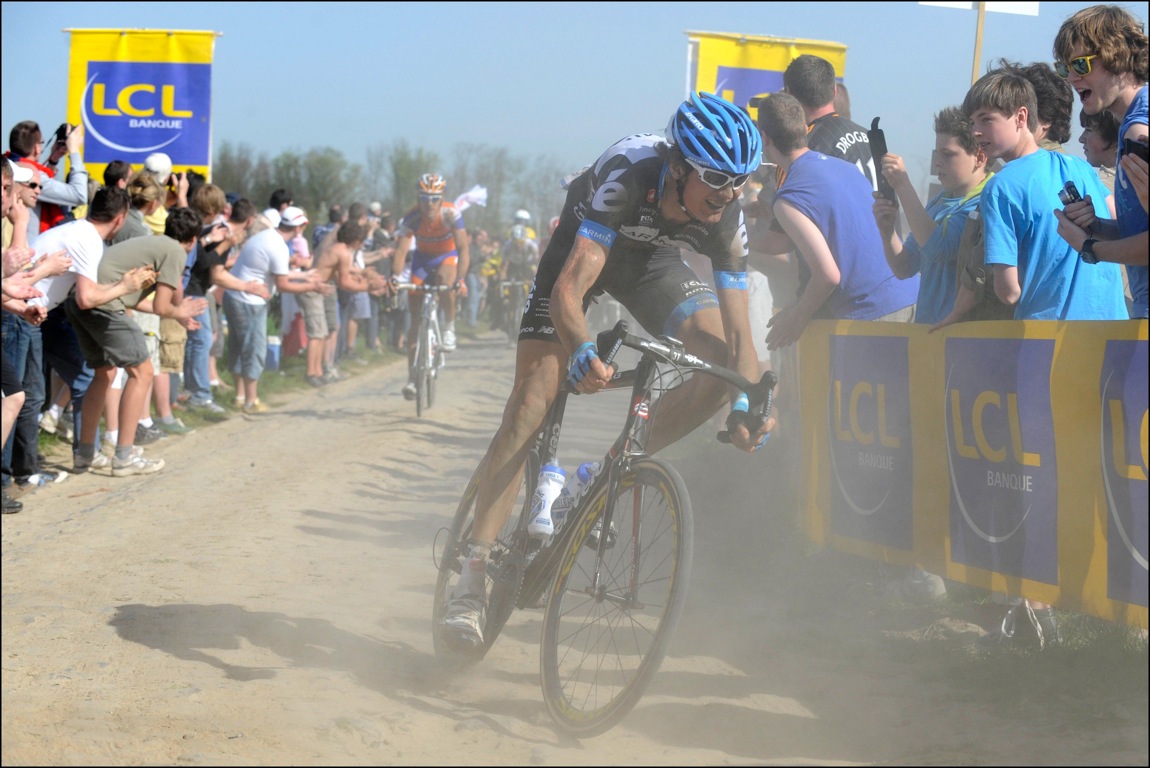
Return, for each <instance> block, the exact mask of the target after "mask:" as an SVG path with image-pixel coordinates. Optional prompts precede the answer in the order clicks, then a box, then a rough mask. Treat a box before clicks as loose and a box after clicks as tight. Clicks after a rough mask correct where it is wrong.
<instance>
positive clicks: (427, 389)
mask: <svg viewBox="0 0 1150 768" xmlns="http://www.w3.org/2000/svg"><path fill="white" fill-rule="evenodd" d="M440 343H441V342H440V341H439V339H438V338H437V334H436V333H435V331H434V330H433V329H432V328H430V327H429V328H428V330H427V361H426V365H425V366H424V371H423V375H424V377H425V381H424V383H423V395H424V397H425V398H426V406H425V407H426V408H428V409H430V408H431V406H433V405H435V378H436V374H437V373H438V371H437V370H436V358H437V357H438V356H439V355H440V354H442V352H441V351H440V350H439V346H440Z"/></svg>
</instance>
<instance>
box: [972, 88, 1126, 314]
mask: <svg viewBox="0 0 1150 768" xmlns="http://www.w3.org/2000/svg"><path fill="white" fill-rule="evenodd" d="M962 109H963V112H965V113H966V114H967V116H969V117H970V119H971V122H972V123H973V130H974V136H975V138H976V139H977V140H978V142H979V144H980V145H981V146H982V147H983V148H984V149H985V151H986V155H987V158H988V159H990V160H994V159H996V158H1001V159H1002V160H1003V161H1004V162H1005V163H1006V165H1005V166H1004V167H1003V168H1002V170H1000V171H999V172H998V173H996V174H995V175H994V177H993V178H992V179H990V181H988V182H987V183H986V186H985V187H984V188H983V190H982V203H981V213H982V219H983V227H984V233H985V243H986V246H985V247H986V263H987V264H992V265H994V290H995V293H996V294H997V295H998V298H999V299H1001V300H1002V302H1003V303H1005V304H1008V305H1013V306H1014V318H1015V319H1016V320H1121V319H1125V318H1126V317H1128V315H1127V313H1126V299H1125V294H1124V292H1123V289H1122V274H1121V272H1120V270H1119V267H1118V265H1117V264H1088V263H1085V262H1083V261H1082V260H1081V259H1079V258H1078V253H1077V252H1076V251H1075V250H1074V249H1073V248H1071V247H1070V245H1069V244H1067V242H1066V241H1065V240H1063V239H1062V238H1060V237H1059V236H1058V220H1057V219H1056V218H1055V214H1054V211H1055V209H1056V208H1058V207H1059V205H1060V200H1059V192H1060V191H1061V190H1062V189H1063V186H1064V185H1065V183H1066V182H1067V181H1073V182H1074V184H1075V186H1076V187H1077V189H1078V190H1079V192H1080V193H1081V194H1083V195H1084V196H1085V195H1089V196H1090V197H1091V199H1092V200H1094V201H1095V202H1094V205H1095V206H1097V211H1096V212H1095V214H1096V215H1098V216H1099V217H1101V215H1102V213H1103V211H1104V207H1105V201H1106V188H1105V187H1103V186H1102V182H1101V181H1099V179H1098V174H1096V173H1095V172H1094V169H1093V168H1091V167H1090V165H1089V164H1087V162H1086V161H1085V160H1082V159H1080V158H1077V157H1072V156H1070V155H1066V154H1063V153H1060V152H1048V151H1047V150H1045V149H1040V148H1039V146H1038V142H1037V140H1036V139H1035V138H1034V130H1035V128H1036V126H1037V96H1036V95H1035V93H1034V86H1032V85H1031V84H1030V81H1029V80H1027V79H1026V78H1025V77H1024V76H1023V75H1022V74H1021V73H1020V72H1018V71H1017V70H1016V69H1015V68H1014V67H1012V66H1004V67H1002V68H1000V69H996V70H992V71H991V72H989V73H987V74H986V75H984V76H983V77H982V78H980V79H979V81H978V82H977V83H975V84H974V85H973V86H971V88H970V91H968V92H967V94H966V98H965V99H964V100H963V104H962Z"/></svg>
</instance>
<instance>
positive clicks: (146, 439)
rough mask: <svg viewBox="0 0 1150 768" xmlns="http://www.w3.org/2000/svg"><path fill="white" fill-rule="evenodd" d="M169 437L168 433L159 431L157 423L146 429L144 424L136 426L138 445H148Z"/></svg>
mask: <svg viewBox="0 0 1150 768" xmlns="http://www.w3.org/2000/svg"><path fill="white" fill-rule="evenodd" d="M167 436H168V433H167V432H165V431H164V430H162V429H159V428H158V427H157V426H156V424H155V422H153V423H152V426H150V427H145V426H144V425H143V424H137V425H136V441H135V443H136V445H148V444H150V443H154V442H156V441H157V440H163V439H164V438H166V437H167Z"/></svg>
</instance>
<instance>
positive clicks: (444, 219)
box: [391, 173, 470, 400]
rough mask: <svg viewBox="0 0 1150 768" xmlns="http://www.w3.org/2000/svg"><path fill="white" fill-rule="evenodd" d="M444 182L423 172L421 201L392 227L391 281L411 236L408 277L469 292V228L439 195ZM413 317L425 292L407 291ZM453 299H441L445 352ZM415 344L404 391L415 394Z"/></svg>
mask: <svg viewBox="0 0 1150 768" xmlns="http://www.w3.org/2000/svg"><path fill="white" fill-rule="evenodd" d="M446 186H447V182H446V180H445V179H444V178H443V176H441V175H439V174H437V173H425V174H423V176H421V177H420V178H419V204H418V205H416V207H415V208H412V209H411V210H410V211H408V212H407V213H406V214H404V216H403V218H402V219H400V222H399V227H398V229H397V231H396V248H395V254H394V255H393V256H392V262H391V274H392V281H393V282H395V281H397V280H398V279H399V275H400V273H401V272H402V271H403V264H404V259H405V257H406V255H407V252H408V250H409V249H410V248H411V240H412V238H415V252H414V254H413V258H412V263H411V282H413V283H415V284H417V285H422V284H424V283H428V284H436V285H454V286H455V290H456V291H457V292H458V293H459V294H460V295H462V296H466V295H467V285H466V283H465V282H464V276H465V275H466V274H467V267H468V264H469V263H470V257H469V251H468V239H467V229H466V228H465V227H464V224H463V213H462V212H461V211H458V210H456V208H455V206H454V205H452V204H451V203H449V202H445V201H444V199H443V190H444V188H445V187H446ZM408 302H409V306H410V308H411V316H412V317H419V313H420V311H421V310H422V308H423V295H422V294H421V293H419V292H417V291H416V292H412V293H411V294H409V296H408ZM455 304H456V302H455V298H454V297H452V298H450V299H446V300H444V302H443V305H442V306H443V317H444V331H443V351H444V352H454V351H455ZM415 347H416V345H415V344H408V345H407V363H408V371H409V373H408V379H407V384H406V385H404V387H403V396H404V397H406V398H407V399H408V400H412V399H414V398H415V382H414V381H413V380H412V378H411V374H410V369H411V364H412V362H413V360H414V357H415Z"/></svg>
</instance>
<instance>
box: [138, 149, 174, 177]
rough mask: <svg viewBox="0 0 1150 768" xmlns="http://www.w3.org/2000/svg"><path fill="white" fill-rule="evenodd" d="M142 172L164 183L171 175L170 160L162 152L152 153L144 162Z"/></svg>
mask: <svg viewBox="0 0 1150 768" xmlns="http://www.w3.org/2000/svg"><path fill="white" fill-rule="evenodd" d="M144 170H145V171H147V172H148V173H150V174H152V175H153V176H155V177H156V178H157V179H159V181H160V182H161V183H162V182H165V181H167V180H168V177H169V176H171V175H172V158H170V157H168V156H167V155H165V154H164V153H163V152H153V153H152V154H150V155H148V157H147V159H146V160H144Z"/></svg>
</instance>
